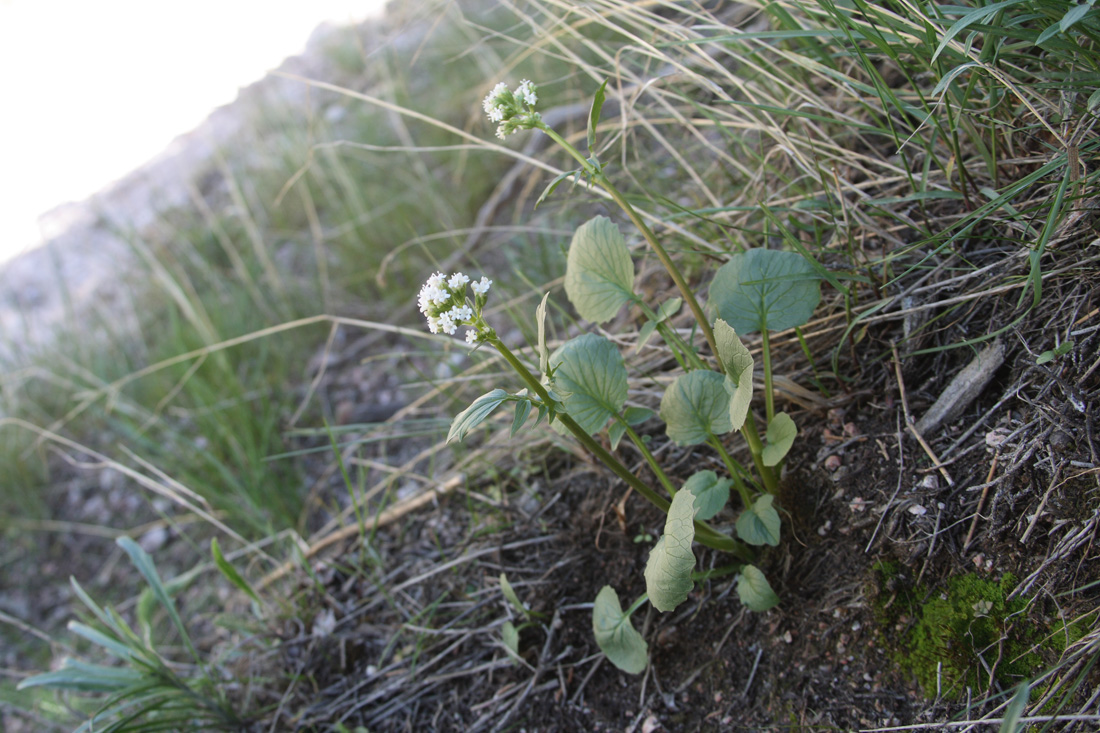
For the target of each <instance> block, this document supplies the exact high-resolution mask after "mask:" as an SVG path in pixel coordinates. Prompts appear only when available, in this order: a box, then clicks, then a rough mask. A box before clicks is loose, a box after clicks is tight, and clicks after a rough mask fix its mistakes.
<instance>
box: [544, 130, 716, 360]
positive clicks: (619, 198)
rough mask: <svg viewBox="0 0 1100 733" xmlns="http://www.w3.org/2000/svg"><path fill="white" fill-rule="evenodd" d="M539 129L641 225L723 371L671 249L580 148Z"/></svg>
mask: <svg viewBox="0 0 1100 733" xmlns="http://www.w3.org/2000/svg"><path fill="white" fill-rule="evenodd" d="M539 129H540V130H542V131H543V132H545V133H546V134H547V135H549V136H550V139H552V140H553V141H554V142H556V143H557V144H558V145H560V146H562V147H563V148H564V149H565V151H566V152H568V153H569V154H570V155H571V156H573V158H574V159H576V160H577V162H579V163H580V164H581V167H582V168H583V169H584V172H585V173H586V174H587V175H588V176H589V177H590V178H592V180H594V181H596V183H598V184H600V186H601V187H602V188H603V189H604V190H605V191H607V193H608V194H610V196H611V198H612V200H614V202H615V203H616V204H618V205H619V207H620V208H621V209H622V210H623V212H625V213H626V215H627V216H628V217H629V218H630V221H631V222H633V224H634V226H636V227H637V228H638V231H640V232H641V233H642V236H643V237H644V238H645V240H646V242H648V243H649V246H650V248H651V249H652V250H653V252H654V254H656V255H657V259H659V260H660V261H661V264H662V265H664V267H665V270H666V271H667V272H668V274H669V276H670V277H671V278H672V281H673V282H674V283H676V287H677V288H678V289H679V291H680V295H682V296H683V298H684V302H685V303H687V304H688V307H689V308H691V312H692V314H694V316H695V320H696V321H697V322H698V323H699V328H700V329H701V330H702V331H703V336H705V337H706V339H707V344H708V345H709V346H710V351H711V353H712V354H713V355H714V358H715V360H716V361H717V362H718V371H720V372H721V371H724V369H723V367H722V359H721V357H720V356H719V355H718V347H717V346H716V345H715V341H714V331H713V330H712V329H711V327H710V323H709V322H708V321H707V317H706V316H705V315H704V314H703V309H702V308H701V307H700V306H699V301H698V300H696V299H695V293H693V292H692V291H691V288H690V287H688V284H687V281H686V280H684V276H683V274H682V273H681V272H680V268H678V267H677V266H676V263H674V262H673V261H672V258H671V257H669V256H668V252H666V251H665V248H664V247H662V246H661V243H660V242H658V241H657V237H656V236H654V234H653V232H652V231H650V229H649V227H648V226H647V225H646V223H645V220H644V219H642V217H641V216H640V215H639V214H638V212H637V211H635V210H634V207H633V206H631V205H630V202H629V201H627V200H626V198H624V197H623V195H622V194H621V193H619V189H617V188H615V184H613V183H612V182H611V181H610V180H609V179H608V178H607V176H605V175H604V174H603V171H602V170H600V169H598V168H596V166H594V165H592V163H591V162H590V161H589V160H588V159H587V158H585V157H584V156H583V155H581V153H580V151H579V150H577V149H576V148H575V147H573V146H572V145H571V144H570V143H569V142H568V141H567V140H566V139H565V138H563V137H562V136H561V135H559V134H558V133H556V132H555V131H554V130H553V129H551V128H550V127H549V126H547V125H546V124H545V123H541V122H540V123H539Z"/></svg>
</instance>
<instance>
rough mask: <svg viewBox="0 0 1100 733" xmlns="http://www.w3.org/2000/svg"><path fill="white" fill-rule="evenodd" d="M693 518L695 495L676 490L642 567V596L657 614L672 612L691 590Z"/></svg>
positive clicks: (693, 585) (692, 585)
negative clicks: (657, 535) (643, 584)
mask: <svg viewBox="0 0 1100 733" xmlns="http://www.w3.org/2000/svg"><path fill="white" fill-rule="evenodd" d="M694 518H695V496H694V495H693V494H692V493H691V492H690V491H677V492H676V496H674V497H673V498H672V506H670V507H669V508H668V517H667V518H666V519H665V533H664V534H663V535H661V539H659V540H657V544H656V545H654V546H653V550H652V551H651V552H650V553H649V561H648V562H647V563H646V565H645V589H646V593H648V594H649V602H650V603H652V604H653V607H654V608H656V609H657V610H658V611H671V610H673V609H675V608H676V607H677V606H679V605H680V604H681V603H683V602H684V601H685V600H687V597H688V593H690V592H691V589H692V588H693V587H695V583H694V582H693V581H692V580H691V571H692V568H694V567H695V554H694V553H692V551H691V543H692V540H694V539H695V525H694V524H693V522H692V520H693V519H694Z"/></svg>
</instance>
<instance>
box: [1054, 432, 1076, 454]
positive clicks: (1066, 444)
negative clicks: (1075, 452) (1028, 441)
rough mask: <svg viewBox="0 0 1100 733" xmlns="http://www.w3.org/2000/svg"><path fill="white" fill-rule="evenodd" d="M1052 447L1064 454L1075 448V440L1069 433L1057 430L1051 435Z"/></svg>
mask: <svg viewBox="0 0 1100 733" xmlns="http://www.w3.org/2000/svg"><path fill="white" fill-rule="evenodd" d="M1050 447H1051V448H1053V449H1054V450H1056V451H1058V452H1059V453H1064V452H1065V451H1068V450H1070V449H1071V448H1072V447H1073V438H1072V437H1071V436H1070V434H1069V433H1066V432H1063V431H1061V430H1055V431H1054V432H1053V433H1051V434H1050Z"/></svg>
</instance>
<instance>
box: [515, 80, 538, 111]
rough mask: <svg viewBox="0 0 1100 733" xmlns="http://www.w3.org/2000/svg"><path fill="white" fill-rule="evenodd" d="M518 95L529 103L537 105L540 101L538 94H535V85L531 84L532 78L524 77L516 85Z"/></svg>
mask: <svg viewBox="0 0 1100 733" xmlns="http://www.w3.org/2000/svg"><path fill="white" fill-rule="evenodd" d="M516 97H517V98H520V99H522V100H523V101H524V102H526V103H527V104H529V105H535V104H537V103H538V101H539V98H538V95H537V94H535V87H534V85H533V84H531V80H530V79H524V80H523V81H521V82H520V83H519V86H518V87H516Z"/></svg>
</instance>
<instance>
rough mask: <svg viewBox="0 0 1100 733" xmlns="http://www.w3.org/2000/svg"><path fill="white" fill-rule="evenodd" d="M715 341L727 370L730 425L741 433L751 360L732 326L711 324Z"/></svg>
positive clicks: (749, 390)
mask: <svg viewBox="0 0 1100 733" xmlns="http://www.w3.org/2000/svg"><path fill="white" fill-rule="evenodd" d="M714 341H715V343H716V345H717V346H718V356H719V357H720V358H721V359H722V366H723V367H725V370H726V377H727V379H726V391H727V392H729V395H730V423H731V424H732V425H733V429H734V430H740V429H741V426H742V425H744V424H745V417H746V416H747V415H748V414H749V404H750V403H751V402H752V369H753V358H752V354H751V353H749V350H748V348H746V347H745V345H744V344H743V343H741V339H739V338H738V337H737V331H735V330H734V329H733V326H731V325H730V324H728V323H726V322H725V321H723V320H722V319H721V318H719V319H718V320H717V321H715V322H714Z"/></svg>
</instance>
